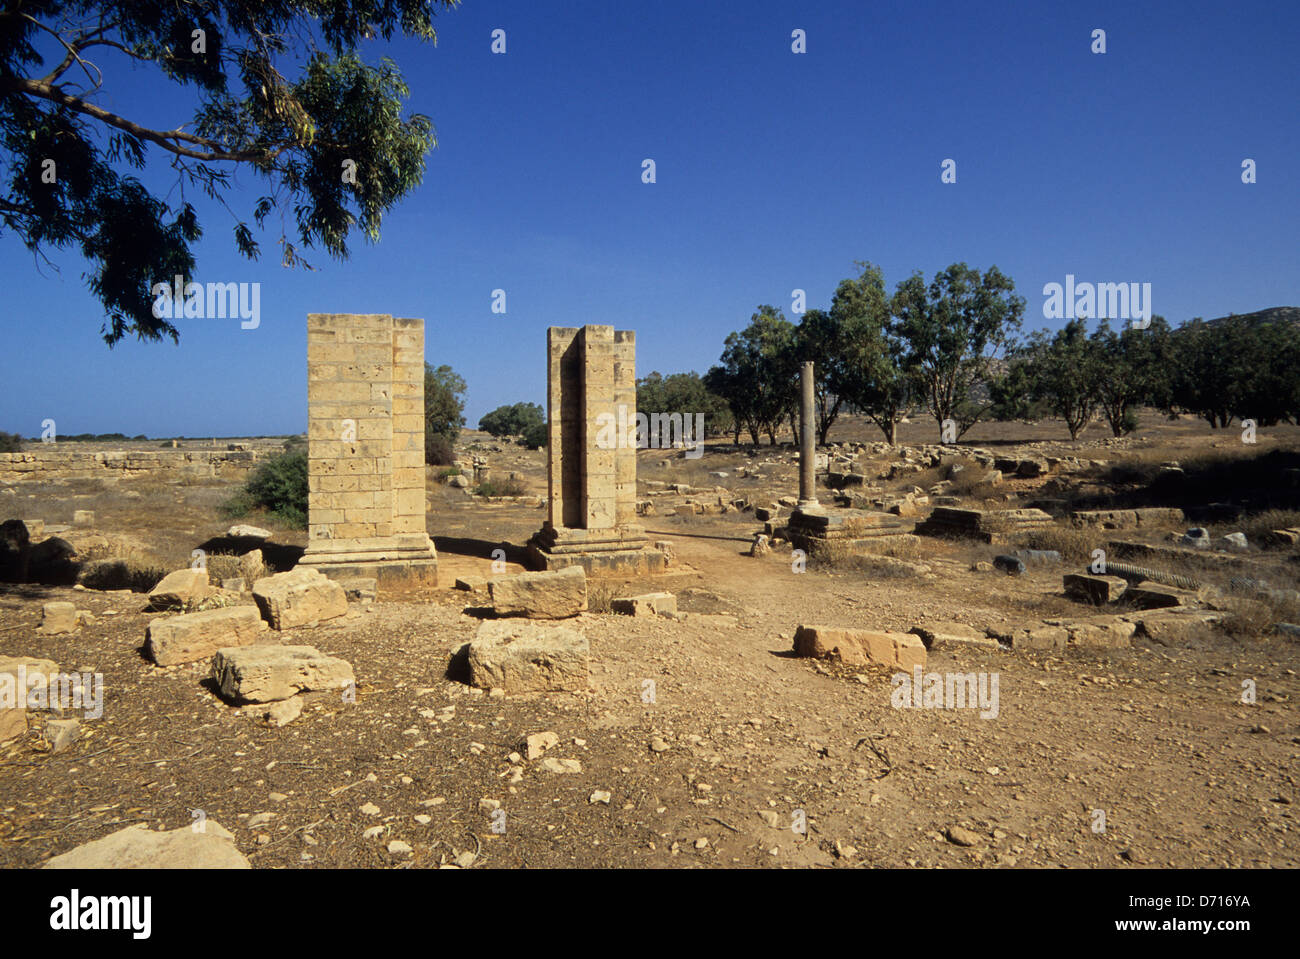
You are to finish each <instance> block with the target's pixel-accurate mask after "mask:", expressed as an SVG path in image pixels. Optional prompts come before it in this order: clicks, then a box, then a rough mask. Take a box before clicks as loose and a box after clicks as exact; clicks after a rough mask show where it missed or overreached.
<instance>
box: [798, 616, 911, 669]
mask: <svg viewBox="0 0 1300 959" xmlns="http://www.w3.org/2000/svg"><path fill="white" fill-rule="evenodd" d="M794 651H795V654H796V655H798V656H812V657H815V658H817V659H838V660H839V661H840V662H842V663H844V664H846V665H851V666H865V665H867V664H868V663H874V664H876V665H880V666H897V667H900V668H902V669H911V668H912V667H913V666H922V667H924V666H925V655H926V654H925V644H924V643H923V642H921V637H919V636H914V635H913V634H911V633H889V632H879V631H876V630H869V629H833V628H830V627H827V626H800V627H799V628H798V629H797V630H795V634H794Z"/></svg>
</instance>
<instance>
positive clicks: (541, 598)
mask: <svg viewBox="0 0 1300 959" xmlns="http://www.w3.org/2000/svg"><path fill="white" fill-rule="evenodd" d="M488 595H489V596H490V597H491V601H492V608H493V609H494V610H495V611H496V613H497V615H498V616H526V617H528V618H529V619H564V618H566V617H569V616H576V615H578V613H581V612H582V611H584V610H585V609H586V608H587V574H586V572H585V571H584V570H583V568H582V567H581V566H570V567H568V568H566V569H561V570H556V571H554V572H543V573H517V574H515V575H514V576H502V577H500V578H498V579H494V580H491V581H490V582H489V583H488Z"/></svg>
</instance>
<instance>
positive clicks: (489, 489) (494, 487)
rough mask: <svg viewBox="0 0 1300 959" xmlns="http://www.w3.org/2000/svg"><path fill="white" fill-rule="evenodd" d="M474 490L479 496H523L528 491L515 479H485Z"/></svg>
mask: <svg viewBox="0 0 1300 959" xmlns="http://www.w3.org/2000/svg"><path fill="white" fill-rule="evenodd" d="M474 492H476V493H478V495H479V496H523V495H524V494H525V493H527V492H528V491H527V490H526V489H524V484H523V483H521V482H519V480H517V479H503V480H485V481H484V482H482V483H479V485H478V489H476V490H475V491H474Z"/></svg>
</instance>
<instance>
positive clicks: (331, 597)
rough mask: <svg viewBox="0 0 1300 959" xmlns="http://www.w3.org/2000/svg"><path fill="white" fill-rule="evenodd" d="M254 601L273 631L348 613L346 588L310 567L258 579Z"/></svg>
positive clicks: (255, 585) (254, 589) (254, 591)
mask: <svg viewBox="0 0 1300 959" xmlns="http://www.w3.org/2000/svg"><path fill="white" fill-rule="evenodd" d="M253 599H254V600H255V601H256V602H257V606H258V609H260V610H261V611H262V616H263V617H265V619H266V621H267V622H268V623H270V624H271V626H272V628H274V629H293V628H294V627H297V626H306V625H307V624H309V623H318V622H321V621H322V620H327V619H333V618H335V617H336V616H343V615H345V614H346V613H347V611H348V597H347V593H346V592H344V589H343V587H342V586H340V585H339V584H338V583H336V582H334V581H333V580H331V579H329V578H328V577H326V576H325V574H324V573H322V572H320V570H317V569H312V568H311V567H310V566H299V567H297V568H295V569H291V570H289V571H288V572H287V573H276V574H275V575H274V576H267V577H265V578H263V579H259V580H258V581H257V582H256V583H254V584H253Z"/></svg>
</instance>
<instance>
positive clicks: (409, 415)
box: [300, 313, 438, 598]
mask: <svg viewBox="0 0 1300 959" xmlns="http://www.w3.org/2000/svg"><path fill="white" fill-rule="evenodd" d="M307 409H308V431H307V440H308V452H307V456H308V463H309V470H308V494H307V503H308V525H307V529H308V543H307V552H306V553H305V554H304V555H303V557H302V559H301V560H300V564H301V565H303V566H307V567H312V568H315V569H317V570H319V571H320V572H322V573H324V574H325V575H326V576H328V577H329V578H331V579H336V580H338V579H350V578H358V577H366V578H374V579H375V580H376V586H377V589H378V591H379V594H380V596H381V597H384V598H394V597H399V596H410V595H419V594H421V593H424V592H426V591H427V590H428V589H430V588H432V587H434V586H436V585H437V582H438V554H437V552H436V551H435V549H434V546H433V540H431V539H430V538H429V533H428V530H427V527H426V525H425V470H424V321H423V320H413V319H401V318H394V317H392V316H390V315H388V314H384V313H370V314H351V313H312V314H310V315H309V316H308V317H307Z"/></svg>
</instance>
